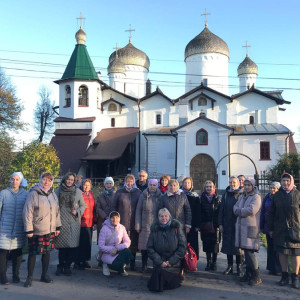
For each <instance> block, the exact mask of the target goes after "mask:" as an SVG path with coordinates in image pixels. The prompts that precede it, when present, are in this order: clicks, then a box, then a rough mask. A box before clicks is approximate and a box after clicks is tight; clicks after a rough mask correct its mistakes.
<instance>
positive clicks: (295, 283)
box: [292, 273, 299, 289]
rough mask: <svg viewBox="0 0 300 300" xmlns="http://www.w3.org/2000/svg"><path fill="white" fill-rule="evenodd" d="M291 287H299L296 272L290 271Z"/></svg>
mask: <svg viewBox="0 0 300 300" xmlns="http://www.w3.org/2000/svg"><path fill="white" fill-rule="evenodd" d="M292 287H293V288H295V289H299V277H298V275H297V274H296V273H292Z"/></svg>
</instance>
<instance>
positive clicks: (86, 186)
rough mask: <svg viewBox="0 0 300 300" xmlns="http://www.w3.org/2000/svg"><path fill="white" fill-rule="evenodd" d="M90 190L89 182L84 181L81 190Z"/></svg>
mask: <svg viewBox="0 0 300 300" xmlns="http://www.w3.org/2000/svg"><path fill="white" fill-rule="evenodd" d="M90 190H91V183H90V182H88V181H86V182H85V183H84V185H83V191H84V192H89V191H90Z"/></svg>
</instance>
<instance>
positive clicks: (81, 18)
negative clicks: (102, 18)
mask: <svg viewBox="0 0 300 300" xmlns="http://www.w3.org/2000/svg"><path fill="white" fill-rule="evenodd" d="M76 19H77V20H80V28H81V29H82V20H85V19H86V18H83V17H82V13H80V17H79V18H76Z"/></svg>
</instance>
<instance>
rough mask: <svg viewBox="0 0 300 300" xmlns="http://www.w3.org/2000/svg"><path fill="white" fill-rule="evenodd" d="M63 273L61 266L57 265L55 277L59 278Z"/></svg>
mask: <svg viewBox="0 0 300 300" xmlns="http://www.w3.org/2000/svg"><path fill="white" fill-rule="evenodd" d="M63 272H64V269H63V266H62V265H57V267H56V272H55V275H56V276H60V275H61V274H63Z"/></svg>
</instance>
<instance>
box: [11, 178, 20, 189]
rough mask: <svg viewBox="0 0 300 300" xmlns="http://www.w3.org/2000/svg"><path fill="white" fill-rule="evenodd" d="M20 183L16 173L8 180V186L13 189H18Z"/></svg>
mask: <svg viewBox="0 0 300 300" xmlns="http://www.w3.org/2000/svg"><path fill="white" fill-rule="evenodd" d="M20 184H21V179H20V177H19V176H18V175H14V176H13V177H12V178H11V180H10V186H11V187H12V188H13V189H18V188H19V187H20Z"/></svg>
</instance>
